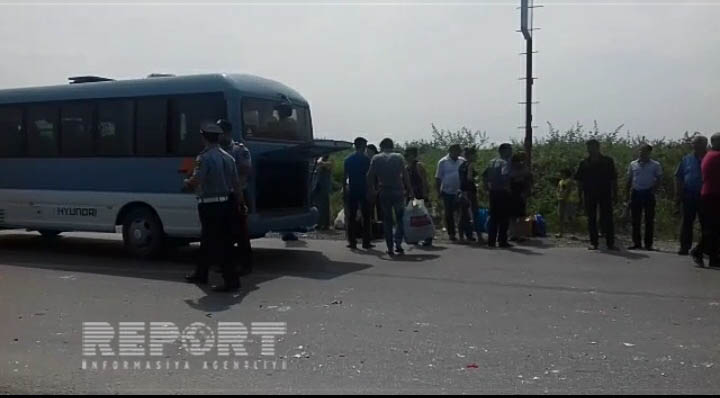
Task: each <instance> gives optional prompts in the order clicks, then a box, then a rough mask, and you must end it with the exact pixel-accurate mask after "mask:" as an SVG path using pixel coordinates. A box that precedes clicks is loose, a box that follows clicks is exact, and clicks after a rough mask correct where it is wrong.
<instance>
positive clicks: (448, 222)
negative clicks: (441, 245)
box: [442, 192, 463, 237]
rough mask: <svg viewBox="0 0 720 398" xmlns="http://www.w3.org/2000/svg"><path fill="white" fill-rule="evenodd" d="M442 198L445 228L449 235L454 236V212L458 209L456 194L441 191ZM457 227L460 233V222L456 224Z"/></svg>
mask: <svg viewBox="0 0 720 398" xmlns="http://www.w3.org/2000/svg"><path fill="white" fill-rule="evenodd" d="M442 198H443V203H444V205H445V228H447V232H448V235H450V237H455V236H456V232H455V231H456V229H455V212H457V211H458V197H457V194H449V193H445V192H443V194H442ZM458 229H459V230H460V231H461V233H462V230H463V228H462V224H460V225H459V226H458Z"/></svg>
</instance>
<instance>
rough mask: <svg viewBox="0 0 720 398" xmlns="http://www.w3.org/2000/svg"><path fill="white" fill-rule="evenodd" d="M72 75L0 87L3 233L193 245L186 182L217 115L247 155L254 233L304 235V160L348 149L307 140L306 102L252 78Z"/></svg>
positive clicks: (134, 247)
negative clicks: (83, 234) (203, 128)
mask: <svg viewBox="0 0 720 398" xmlns="http://www.w3.org/2000/svg"><path fill="white" fill-rule="evenodd" d="M70 80H71V83H70V84H65V85H58V86H50V87H34V88H20V89H8V90H0V228H2V229H19V228H22V229H27V230H32V231H39V232H40V233H41V234H43V235H44V236H47V237H53V236H57V235H58V234H60V233H63V232H67V231H90V232H119V231H122V234H123V240H124V242H125V246H126V248H127V249H128V250H129V251H130V252H131V253H133V254H135V255H137V256H140V257H153V256H156V255H158V254H160V253H161V252H162V249H163V248H164V247H165V244H166V242H167V241H169V240H170V241H173V240H179V241H184V242H187V241H193V240H197V239H199V236H200V222H199V219H198V215H197V203H196V200H195V198H194V196H193V195H192V194H189V193H183V192H182V189H183V179H184V178H185V177H186V175H187V173H188V172H190V169H191V168H192V165H193V160H194V158H195V156H196V155H197V154H198V153H199V152H200V151H201V150H202V140H201V136H200V134H199V133H198V131H199V128H200V125H201V124H202V123H206V122H212V121H215V120H217V119H219V118H226V119H228V120H230V121H231V122H232V124H233V126H234V129H233V133H234V135H235V138H236V139H242V140H243V141H244V142H245V143H246V144H247V145H248V147H249V149H250V151H251V154H252V157H253V174H252V176H251V178H250V180H249V185H248V195H247V196H248V202H249V208H250V219H249V223H250V233H251V235H252V236H253V237H261V236H264V235H265V234H267V233H268V232H270V231H277V232H302V231H308V230H310V229H312V228H313V227H314V226H315V224H316V222H317V215H318V213H317V209H315V208H314V207H312V206H311V203H310V195H311V192H310V191H311V189H310V184H311V172H312V164H313V160H314V159H315V158H317V157H319V156H322V155H323V154H326V153H330V152H334V151H340V150H344V149H347V148H349V147H350V144H349V143H347V142H341V141H328V140H314V138H313V130H312V121H311V118H310V107H309V105H308V102H307V101H306V100H305V99H304V98H303V97H302V96H301V95H300V94H299V93H297V92H296V91H295V90H293V89H291V88H289V87H287V86H285V85H283V84H281V83H278V82H275V81H271V80H267V79H263V78H260V77H256V76H251V75H235V74H208V75H196V76H172V75H150V76H148V77H147V78H143V79H137V80H118V81H115V80H111V79H106V78H100V77H94V76H82V77H78V78H71V79H70Z"/></svg>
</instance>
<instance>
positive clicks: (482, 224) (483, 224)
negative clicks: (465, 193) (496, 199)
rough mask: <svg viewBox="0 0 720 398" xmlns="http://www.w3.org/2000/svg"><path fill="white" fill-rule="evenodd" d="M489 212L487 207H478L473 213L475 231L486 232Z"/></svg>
mask: <svg viewBox="0 0 720 398" xmlns="http://www.w3.org/2000/svg"><path fill="white" fill-rule="evenodd" d="M489 216H490V213H489V212H488V209H478V210H477V213H476V214H475V220H476V225H475V232H477V233H479V234H481V233H487V223H488V220H489V218H490V217H489Z"/></svg>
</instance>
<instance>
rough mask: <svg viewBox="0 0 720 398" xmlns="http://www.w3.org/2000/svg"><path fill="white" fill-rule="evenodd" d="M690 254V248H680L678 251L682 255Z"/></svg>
mask: <svg viewBox="0 0 720 398" xmlns="http://www.w3.org/2000/svg"><path fill="white" fill-rule="evenodd" d="M689 254H690V250H687V249H680V251H678V255H680V256H687V255H689Z"/></svg>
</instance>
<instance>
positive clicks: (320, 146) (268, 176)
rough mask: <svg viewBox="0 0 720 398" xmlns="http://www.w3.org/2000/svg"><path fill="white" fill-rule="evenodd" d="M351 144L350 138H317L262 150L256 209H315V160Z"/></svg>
mask: <svg viewBox="0 0 720 398" xmlns="http://www.w3.org/2000/svg"><path fill="white" fill-rule="evenodd" d="M350 148H352V144H351V143H350V142H346V141H334V140H314V141H311V142H306V143H298V144H295V145H289V146H287V147H285V148H282V149H276V150H272V151H269V152H265V153H262V154H259V155H258V157H257V159H256V160H255V162H254V163H255V176H254V180H255V195H254V198H253V199H254V203H253V205H252V207H253V210H255V211H256V212H257V213H259V214H278V213H280V214H283V213H285V214H290V213H297V212H298V210H300V209H303V210H304V211H312V206H311V203H310V194H311V190H312V186H311V181H312V176H311V173H312V170H313V160H314V159H317V158H318V157H321V156H323V155H327V154H330V153H334V152H340V151H344V150H347V149H350ZM273 230H275V231H277V229H274V228H273Z"/></svg>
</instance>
